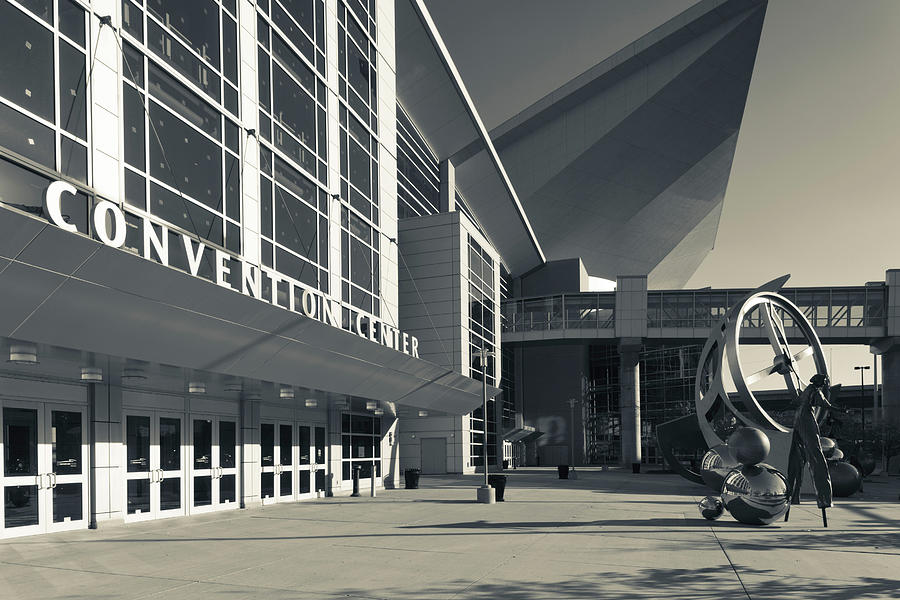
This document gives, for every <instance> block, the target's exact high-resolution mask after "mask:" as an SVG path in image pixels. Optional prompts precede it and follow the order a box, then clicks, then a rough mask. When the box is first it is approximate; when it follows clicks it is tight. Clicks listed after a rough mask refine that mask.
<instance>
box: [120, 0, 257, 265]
mask: <svg viewBox="0 0 900 600" xmlns="http://www.w3.org/2000/svg"><path fill="white" fill-rule="evenodd" d="M233 4H234V3H233V2H232V3H231V7H230V8H231V10H232V11H233V10H234V8H235V7H234V6H233ZM227 6H229V3H228V2H226V3H225V7H223V6H220V5H219V4H217V3H216V2H213V1H212V0H197V1H196V2H179V1H176V0H147V1H146V2H135V1H134V0H122V32H123V35H122V37H123V42H122V73H123V75H124V77H123V81H122V102H123V118H122V125H123V139H124V148H123V150H124V152H123V158H124V160H125V171H124V178H125V181H124V183H125V202H126V203H127V204H128V205H129V206H130V207H131V209H132V210H131V211H130V212H131V219H130V220H132V224H133V219H134V217H133V215H134V214H137V215H147V214H149V215H153V216H155V217H157V218H158V219H160V220H162V221H165V222H166V223H168V224H170V225H172V226H174V227H175V228H177V229H181V230H183V231H185V232H188V233H189V234H191V236H192V237H195V238H200V239H202V240H203V241H204V242H206V243H208V244H212V245H214V246H219V247H222V248H225V249H227V250H230V251H231V252H233V253H236V254H239V253H240V252H241V250H242V248H241V181H240V178H241V167H240V165H241V148H240V142H239V140H240V130H239V126H238V124H237V122H236V120H237V118H238V116H239V115H238V101H237V98H238V92H237V78H238V75H237V70H238V62H237V61H238V57H237V22H236V20H235V15H234V13H233V12H229V9H228V8H226V7H227ZM204 262H205V267H204V268H203V269H202V270H201V275H206V276H208V277H211V273H210V271H211V269H210V263H209V261H208V260H207V261H204Z"/></svg>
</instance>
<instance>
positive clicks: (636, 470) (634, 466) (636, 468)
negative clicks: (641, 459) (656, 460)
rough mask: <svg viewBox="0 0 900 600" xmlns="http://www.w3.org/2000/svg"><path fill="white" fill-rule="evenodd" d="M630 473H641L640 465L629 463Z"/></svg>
mask: <svg viewBox="0 0 900 600" xmlns="http://www.w3.org/2000/svg"><path fill="white" fill-rule="evenodd" d="M631 472H632V473H635V474H637V473H640V472H641V463H638V462H635V463H631Z"/></svg>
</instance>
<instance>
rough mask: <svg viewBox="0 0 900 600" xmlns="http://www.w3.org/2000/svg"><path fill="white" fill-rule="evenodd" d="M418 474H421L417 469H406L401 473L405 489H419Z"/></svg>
mask: <svg viewBox="0 0 900 600" xmlns="http://www.w3.org/2000/svg"><path fill="white" fill-rule="evenodd" d="M419 473H421V471H420V470H419V469H407V470H406V471H404V472H403V476H404V478H405V479H406V489H408V490H417V489H419Z"/></svg>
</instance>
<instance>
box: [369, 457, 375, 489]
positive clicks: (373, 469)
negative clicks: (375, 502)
mask: <svg viewBox="0 0 900 600" xmlns="http://www.w3.org/2000/svg"><path fill="white" fill-rule="evenodd" d="M371 481H372V490H371V491H370V492H369V496H370V497H372V498H374V497H375V461H372V477H371Z"/></svg>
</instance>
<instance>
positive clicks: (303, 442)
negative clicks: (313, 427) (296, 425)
mask: <svg viewBox="0 0 900 600" xmlns="http://www.w3.org/2000/svg"><path fill="white" fill-rule="evenodd" d="M309 447H310V435H309V427H307V426H305V425H301V426H300V464H301V465H308V464H309Z"/></svg>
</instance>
